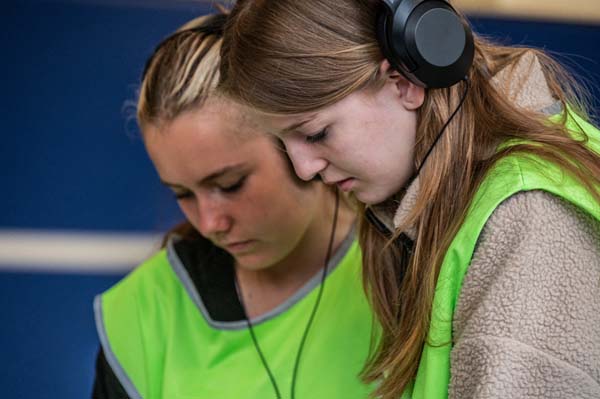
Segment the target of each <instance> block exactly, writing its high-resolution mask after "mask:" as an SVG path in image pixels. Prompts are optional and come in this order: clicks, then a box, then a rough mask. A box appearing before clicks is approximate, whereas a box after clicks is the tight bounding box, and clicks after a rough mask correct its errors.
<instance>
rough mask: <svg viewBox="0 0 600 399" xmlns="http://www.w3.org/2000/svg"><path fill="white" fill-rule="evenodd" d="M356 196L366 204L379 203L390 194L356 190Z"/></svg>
mask: <svg viewBox="0 0 600 399" xmlns="http://www.w3.org/2000/svg"><path fill="white" fill-rule="evenodd" d="M354 196H355V197H356V199H357V200H359V201H360V202H362V203H363V204H365V205H377V204H379V203H381V202H383V201H385V200H386V199H387V198H388V197H389V195H378V194H377V193H375V192H367V193H365V192H355V193H354Z"/></svg>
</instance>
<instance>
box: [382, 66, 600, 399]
mask: <svg viewBox="0 0 600 399" xmlns="http://www.w3.org/2000/svg"><path fill="white" fill-rule="evenodd" d="M494 82H495V84H496V85H497V87H499V88H500V89H501V90H503V91H504V93H505V94H506V95H507V96H508V97H509V98H511V99H513V101H515V103H517V104H518V105H520V106H522V107H525V108H529V109H536V110H539V111H541V112H544V113H546V114H552V113H555V112H557V111H560V107H558V108H557V107H556V102H555V101H554V99H553V98H552V96H551V94H550V91H549V90H548V87H547V84H546V81H545V78H544V75H543V72H542V69H541V66H540V64H539V62H538V60H537V59H536V58H535V57H534V56H532V55H531V54H527V55H525V56H524V57H522V59H521V60H520V62H519V63H518V64H517V66H516V67H514V68H510V69H507V70H504V71H501V72H500V73H498V75H496V76H495V77H494ZM418 188H419V181H418V179H416V180H415V181H414V182H413V183H412V184H411V186H410V187H409V188H408V189H407V192H406V194H405V196H404V198H403V199H402V201H401V202H400V205H399V207H398V209H397V211H396V214H395V217H394V219H393V224H394V225H395V226H396V227H397V226H399V225H400V224H401V222H402V220H403V217H404V216H405V215H406V214H407V213H408V211H410V209H411V208H412V207H413V206H414V201H415V198H416V195H417V193H418ZM599 206H600V205H599ZM383 221H384V222H387V223H388V224H391V223H389V222H390V220H385V218H383ZM405 233H407V235H409V236H413V237H412V238H413V239H414V232H413V231H411V229H408V230H407V231H406V232H405ZM453 337H454V346H453V349H452V352H451V359H450V360H451V370H450V374H451V382H450V387H449V397H450V398H451V399H459V398H460V399H465V398H476V399H488V398H490V399H491V398H561V399H562V398H600V223H599V222H598V221H597V220H595V219H593V218H592V217H591V216H590V215H588V214H585V213H583V212H582V211H580V210H579V209H577V208H575V207H574V206H572V205H571V204H569V203H567V202H565V201H564V200H562V199H559V198H557V197H555V196H553V195H552V194H549V193H546V192H542V191H529V192H521V193H517V194H515V195H514V196H512V197H510V198H508V199H507V200H506V201H504V202H503V203H502V204H501V205H500V206H499V207H498V208H497V209H496V210H495V211H494V213H493V214H492V216H491V217H490V219H489V220H488V221H487V223H486V225H485V227H484V229H483V231H482V234H481V235H480V237H479V240H478V244H477V247H476V249H475V252H474V255H473V259H472V261H471V264H470V266H469V269H468V272H467V275H466V276H465V279H464V282H463V286H462V290H461V293H460V297H459V300H458V304H457V308H456V310H455V314H454V320H453Z"/></svg>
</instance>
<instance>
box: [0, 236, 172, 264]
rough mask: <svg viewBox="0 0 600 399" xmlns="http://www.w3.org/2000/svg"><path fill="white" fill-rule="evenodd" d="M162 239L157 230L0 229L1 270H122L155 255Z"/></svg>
mask: <svg viewBox="0 0 600 399" xmlns="http://www.w3.org/2000/svg"><path fill="white" fill-rule="evenodd" d="M160 240H161V236H160V235H157V234H139V233H122V232H114V233H112V232H103V233H98V232H91V231H54V230H0V271H9V270H10V271H23V272H28V271H40V272H58V273H63V272H73V273H123V272H127V271H129V270H131V269H132V268H133V267H135V266H136V265H138V264H139V263H140V262H142V261H143V260H144V259H146V258H148V257H149V256H150V255H152V253H153V252H155V251H156V250H157V249H158V248H159V245H160Z"/></svg>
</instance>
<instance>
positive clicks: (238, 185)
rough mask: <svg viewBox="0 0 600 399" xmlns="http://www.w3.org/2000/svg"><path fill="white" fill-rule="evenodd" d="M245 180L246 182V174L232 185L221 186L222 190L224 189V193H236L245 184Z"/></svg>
mask: <svg viewBox="0 0 600 399" xmlns="http://www.w3.org/2000/svg"><path fill="white" fill-rule="evenodd" d="M245 182H246V176H243V177H242V178H240V179H239V180H238V181H236V182H235V183H233V184H232V185H229V186H221V187H220V190H221V191H223V192H224V193H235V192H237V191H239V190H240V189H241V188H242V187H243V186H244V183H245Z"/></svg>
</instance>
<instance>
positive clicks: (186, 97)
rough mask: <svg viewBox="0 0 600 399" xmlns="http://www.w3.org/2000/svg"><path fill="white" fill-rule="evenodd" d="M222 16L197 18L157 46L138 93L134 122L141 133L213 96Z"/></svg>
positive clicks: (215, 84)
mask: <svg viewBox="0 0 600 399" xmlns="http://www.w3.org/2000/svg"><path fill="white" fill-rule="evenodd" d="M225 16H226V15H225V14H213V15H208V16H203V17H199V18H196V19H194V20H192V21H190V22H188V23H186V24H185V25H183V26H182V27H181V28H179V30H177V31H176V32H175V33H174V34H173V35H171V36H169V37H168V38H167V39H165V40H164V41H163V42H161V43H160V44H159V45H158V47H157V48H156V50H155V51H154V54H152V56H151V57H150V59H149V60H148V61H147V63H146V67H145V70H144V74H143V78H142V83H141V87H140V90H139V97H138V103H137V120H138V124H139V126H140V127H141V129H142V131H143V130H144V128H145V127H146V126H148V125H156V126H158V125H160V124H162V123H164V122H169V121H172V120H173V119H175V118H176V117H177V116H179V115H180V114H182V113H183V112H185V111H188V110H190V109H194V108H197V107H200V106H201V105H202V104H203V103H204V101H206V99H207V98H208V97H210V96H211V95H212V94H213V93H214V91H215V88H216V86H217V83H218V81H219V61H220V56H219V52H220V48H221V41H222V39H221V35H222V30H223V27H224V25H225Z"/></svg>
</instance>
